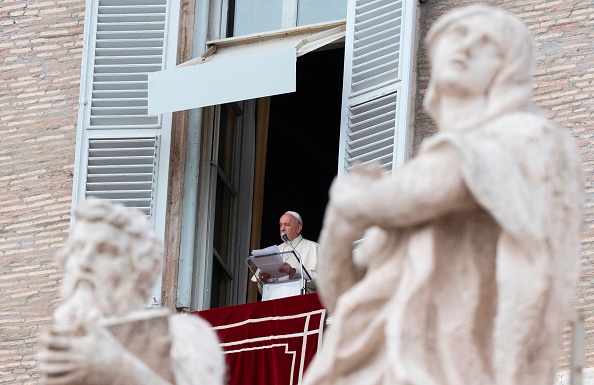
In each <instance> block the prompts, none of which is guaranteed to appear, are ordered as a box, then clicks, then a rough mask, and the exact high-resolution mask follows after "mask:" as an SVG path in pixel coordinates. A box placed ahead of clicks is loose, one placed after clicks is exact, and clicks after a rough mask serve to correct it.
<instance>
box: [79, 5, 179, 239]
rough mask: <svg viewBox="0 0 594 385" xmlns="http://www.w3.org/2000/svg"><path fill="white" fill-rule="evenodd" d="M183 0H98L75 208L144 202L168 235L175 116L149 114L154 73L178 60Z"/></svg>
mask: <svg viewBox="0 0 594 385" xmlns="http://www.w3.org/2000/svg"><path fill="white" fill-rule="evenodd" d="M177 3H178V1H177V2H176V1H174V0H91V1H89V2H88V3H87V4H89V5H88V8H87V10H86V19H85V45H84V49H83V67H82V76H81V104H80V108H79V121H78V136H77V145H76V160H75V178H74V191H73V205H76V203H77V202H78V201H79V200H83V199H84V198H86V197H91V196H93V197H98V198H103V199H108V200H111V201H115V202H120V203H122V204H124V205H125V206H128V207H136V208H139V209H140V210H142V211H143V212H144V213H146V215H147V216H148V217H149V218H150V220H151V221H152V222H153V223H154V225H155V229H156V230H157V232H159V233H160V234H163V232H164V222H165V221H164V219H165V204H166V198H167V197H166V195H167V177H168V170H169V166H168V163H169V145H170V132H171V116H170V115H163V116H160V115H153V116H151V115H148V73H150V72H155V71H161V70H163V69H164V68H166V67H167V66H168V65H169V66H172V65H175V55H174V54H170V55H167V53H168V52H167V47H168V46H173V47H176V41H175V40H176V39H177V20H176V19H177V17H168V14H171V15H173V16H177V15H176V14H175V12H172V10H173V9H174V8H176V7H179V5H178V4H177ZM172 4H173V5H172ZM170 19H171V20H170ZM168 23H169V24H176V25H168ZM168 56H169V57H168Z"/></svg>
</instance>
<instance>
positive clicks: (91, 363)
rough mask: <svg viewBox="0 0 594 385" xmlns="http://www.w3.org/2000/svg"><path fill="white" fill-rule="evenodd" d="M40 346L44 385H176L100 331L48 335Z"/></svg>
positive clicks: (39, 358)
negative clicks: (82, 333) (81, 333)
mask: <svg viewBox="0 0 594 385" xmlns="http://www.w3.org/2000/svg"><path fill="white" fill-rule="evenodd" d="M40 346H41V349H40V351H39V354H38V360H39V369H40V372H41V383H42V384H44V385H101V384H112V385H173V384H171V383H170V382H168V381H166V380H164V379H163V378H162V377H161V376H159V375H158V374H157V373H155V372H154V370H152V369H151V368H150V367H148V366H147V365H146V364H145V363H144V362H142V361H141V360H140V359H139V358H138V357H136V356H134V355H133V354H131V353H130V352H128V351H127V350H126V349H125V348H124V347H123V346H122V345H121V344H120V343H119V342H118V341H117V340H116V339H115V338H114V337H113V336H112V335H111V334H110V333H109V332H107V331H106V330H105V329H103V328H100V327H98V328H96V329H93V330H91V331H89V332H88V333H86V334H84V335H82V336H80V335H72V334H71V333H61V332H56V331H47V332H46V333H44V334H42V335H41V337H40Z"/></svg>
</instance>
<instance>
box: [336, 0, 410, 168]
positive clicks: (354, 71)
mask: <svg viewBox="0 0 594 385" xmlns="http://www.w3.org/2000/svg"><path fill="white" fill-rule="evenodd" d="M415 8H416V1H415V0H404V1H403V0H400V1H394V0H349V4H348V13H347V34H346V41H345V71H344V85H343V98H342V101H343V104H342V121H341V132H340V159H339V170H338V172H339V174H340V173H343V172H346V171H348V170H349V169H350V168H351V167H352V166H353V165H355V164H357V163H360V164H370V163H374V162H375V163H379V164H380V165H381V167H382V168H383V170H384V171H385V172H391V171H393V170H394V169H395V168H396V166H398V165H400V164H402V163H403V162H404V160H406V156H407V137H408V114H409V110H410V88H411V85H410V83H411V76H412V74H411V72H412V55H413V49H414V45H413V42H414V26H415Z"/></svg>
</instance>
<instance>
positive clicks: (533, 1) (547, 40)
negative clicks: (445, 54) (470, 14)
mask: <svg viewBox="0 0 594 385" xmlns="http://www.w3.org/2000/svg"><path fill="white" fill-rule="evenodd" d="M474 3H477V1H470V0H448V1H443V0H439V1H438V0H428V1H427V2H425V3H422V5H421V7H420V10H421V15H420V23H421V36H420V39H423V38H424V36H425V35H426V33H427V30H428V28H429V27H430V26H431V25H432V24H433V22H434V21H435V20H436V19H437V18H438V17H439V16H441V15H442V14H443V13H445V12H447V11H448V10H450V9H452V8H454V7H459V6H464V5H469V4H474ZM482 3H485V4H490V5H495V6H499V7H501V8H503V9H506V10H508V11H510V12H512V13H513V14H515V15H516V16H518V17H519V18H520V19H521V20H523V21H524V22H525V23H526V24H527V25H528V28H529V29H530V31H531V32H532V33H533V35H534V38H535V42H536V48H537V57H538V64H537V69H536V73H535V87H534V94H535V99H536V101H537V104H538V105H539V106H540V107H541V108H542V109H543V110H544V111H545V113H546V115H547V116H548V117H549V119H551V120H552V121H554V122H556V123H557V124H559V125H560V126H562V127H565V128H566V129H568V130H569V131H570V132H571V133H572V134H573V136H574V137H575V138H576V141H577V143H578V145H579V146H580V148H581V151H582V156H583V164H584V175H585V180H586V189H587V197H586V213H585V224H584V237H583V241H582V268H581V281H580V284H579V289H578V294H577V296H576V300H575V304H576V307H577V308H578V309H580V310H581V311H582V312H583V313H584V315H585V317H586V337H587V340H586V354H587V363H586V366H587V367H592V366H594V335H593V334H592V333H593V332H594V318H593V314H592V310H594V309H593V308H594V286H593V285H592V283H593V282H594V274H593V273H594V243H593V242H594V210H593V202H594V194H593V193H592V187H593V186H592V179H594V172H593V166H594V143H593V142H592V135H593V134H594V98H593V97H592V93H593V92H594V44H592V40H593V39H594V3H593V2H592V1H590V0H556V1H552V0H505V1H504V0H498V1H483V2H482ZM417 71H418V72H417V73H418V92H419V95H418V97H417V105H416V108H417V111H419V114H418V115H417V125H416V130H415V131H416V132H415V139H414V147H415V150H417V149H418V147H419V144H420V142H421V141H422V140H423V139H424V138H426V137H428V136H430V135H432V134H433V133H434V132H435V126H434V124H433V123H432V122H431V120H430V118H429V116H428V115H427V114H425V113H424V112H421V111H422V106H421V103H422V99H423V94H424V92H425V89H426V88H427V82H428V79H429V64H428V61H427V57H426V55H425V50H424V47H422V46H421V48H420V51H419V56H418V68H417ZM537 332H538V331H536V330H535V333H537ZM564 346H565V354H564V355H563V357H561V358H560V367H559V369H560V370H565V369H567V368H568V360H569V355H568V353H569V346H570V341H569V334H568V333H567V332H566V334H565V337H564Z"/></svg>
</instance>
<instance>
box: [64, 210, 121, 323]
mask: <svg viewBox="0 0 594 385" xmlns="http://www.w3.org/2000/svg"><path fill="white" fill-rule="evenodd" d="M127 242H128V240H127V239H125V237H124V235H123V234H122V233H121V232H120V231H119V230H117V229H116V228H114V227H113V226H111V225H109V224H107V223H103V222H86V221H84V220H81V221H79V222H77V223H76V226H74V228H73V231H72V233H71V234H70V238H69V241H68V245H67V248H68V254H69V256H68V257H67V259H66V266H65V272H64V281H63V282H62V286H63V291H62V296H63V297H64V299H65V303H66V304H67V303H68V300H69V298H81V297H84V298H88V297H91V298H93V303H91V304H89V306H90V307H96V308H98V309H97V310H99V314H101V315H103V316H110V315H114V314H113V313H114V312H115V304H114V303H112V302H113V299H114V298H119V297H120V296H118V295H116V292H117V291H118V289H119V288H120V287H121V283H122V281H123V280H125V279H126V278H127V277H128V276H129V275H130V273H131V263H130V258H129V256H127V255H125V254H126V249H127V247H126V245H127ZM75 302H76V303H77V304H76V306H80V301H75ZM66 307H68V305H66ZM94 310H95V309H94ZM70 311H72V310H71V309H69V310H68V311H67V312H66V313H68V312H70ZM75 318H76V317H75ZM73 321H76V320H73Z"/></svg>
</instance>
